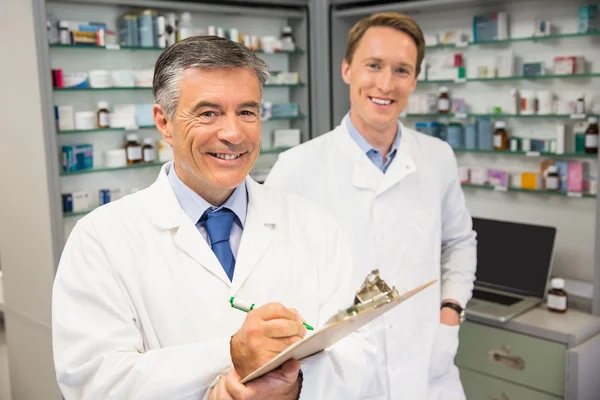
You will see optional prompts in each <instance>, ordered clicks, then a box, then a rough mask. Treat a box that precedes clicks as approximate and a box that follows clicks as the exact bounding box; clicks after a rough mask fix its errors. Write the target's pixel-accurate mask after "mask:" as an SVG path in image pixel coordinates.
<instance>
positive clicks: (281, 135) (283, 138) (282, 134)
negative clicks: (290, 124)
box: [273, 129, 300, 149]
mask: <svg viewBox="0 0 600 400" xmlns="http://www.w3.org/2000/svg"><path fill="white" fill-rule="evenodd" d="M299 144H300V129H276V130H274V131H273V147H274V148H276V149H277V148H286V147H294V146H297V145H299Z"/></svg>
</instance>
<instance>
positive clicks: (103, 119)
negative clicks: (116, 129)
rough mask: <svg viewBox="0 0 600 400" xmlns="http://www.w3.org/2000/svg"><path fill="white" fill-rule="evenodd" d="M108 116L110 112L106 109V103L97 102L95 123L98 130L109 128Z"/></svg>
mask: <svg viewBox="0 0 600 400" xmlns="http://www.w3.org/2000/svg"><path fill="white" fill-rule="evenodd" d="M109 114H110V110H109V109H108V102H106V101H99V102H98V112H97V118H96V120H97V123H98V128H108V127H109V126H110V119H109V117H108V115H109Z"/></svg>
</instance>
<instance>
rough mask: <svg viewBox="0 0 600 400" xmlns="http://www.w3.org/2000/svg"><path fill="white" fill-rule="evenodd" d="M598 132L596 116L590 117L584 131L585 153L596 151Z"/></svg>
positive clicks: (595, 152) (594, 152)
mask: <svg viewBox="0 0 600 400" xmlns="http://www.w3.org/2000/svg"><path fill="white" fill-rule="evenodd" d="M598 132H599V129H598V118H596V117H590V118H589V119H588V127H587V129H586V131H585V152H586V153H587V154H597V153H598Z"/></svg>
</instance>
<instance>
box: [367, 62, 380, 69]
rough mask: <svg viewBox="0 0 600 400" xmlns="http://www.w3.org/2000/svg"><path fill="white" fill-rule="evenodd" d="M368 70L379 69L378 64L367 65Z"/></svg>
mask: <svg viewBox="0 0 600 400" xmlns="http://www.w3.org/2000/svg"><path fill="white" fill-rule="evenodd" d="M369 68H375V69H377V68H379V64H377V63H373V64H369Z"/></svg>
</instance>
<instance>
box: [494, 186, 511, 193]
mask: <svg viewBox="0 0 600 400" xmlns="http://www.w3.org/2000/svg"><path fill="white" fill-rule="evenodd" d="M494 190H495V191H496V192H508V186H502V185H496V186H494Z"/></svg>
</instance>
